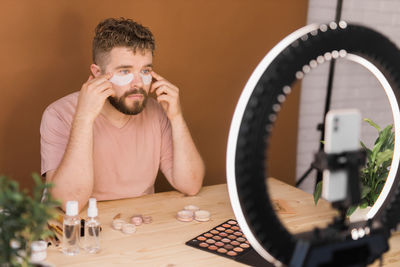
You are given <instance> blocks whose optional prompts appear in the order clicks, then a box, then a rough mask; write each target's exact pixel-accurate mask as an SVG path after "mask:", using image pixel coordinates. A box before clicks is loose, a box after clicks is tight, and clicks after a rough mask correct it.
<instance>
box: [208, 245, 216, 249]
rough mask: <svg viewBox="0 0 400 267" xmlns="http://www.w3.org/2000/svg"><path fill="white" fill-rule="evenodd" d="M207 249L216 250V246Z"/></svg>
mask: <svg viewBox="0 0 400 267" xmlns="http://www.w3.org/2000/svg"><path fill="white" fill-rule="evenodd" d="M208 249H210V250H217V249H218V248H217V247H216V246H214V245H212V246H209V247H208Z"/></svg>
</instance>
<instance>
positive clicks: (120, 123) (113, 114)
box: [101, 101, 132, 128]
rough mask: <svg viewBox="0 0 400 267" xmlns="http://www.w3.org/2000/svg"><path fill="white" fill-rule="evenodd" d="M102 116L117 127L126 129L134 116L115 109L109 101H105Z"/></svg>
mask: <svg viewBox="0 0 400 267" xmlns="http://www.w3.org/2000/svg"><path fill="white" fill-rule="evenodd" d="M101 114H102V115H103V116H104V117H105V118H106V119H107V120H108V121H109V122H110V123H111V124H112V125H114V126H115V127H117V128H122V127H124V126H125V125H126V124H127V123H128V121H129V119H130V117H131V116H132V115H126V114H123V113H122V112H120V111H118V110H117V109H116V108H114V107H113V106H112V105H111V104H110V102H109V101H105V103H104V106H103V109H102V110H101Z"/></svg>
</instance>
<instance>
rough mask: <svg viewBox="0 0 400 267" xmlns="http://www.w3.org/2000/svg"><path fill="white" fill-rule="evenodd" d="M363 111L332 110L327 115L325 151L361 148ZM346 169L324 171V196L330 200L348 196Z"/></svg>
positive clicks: (334, 151) (333, 200) (333, 151)
mask: <svg viewBox="0 0 400 267" xmlns="http://www.w3.org/2000/svg"><path fill="white" fill-rule="evenodd" d="M360 130H361V113H360V111H358V110H357V109H342V110H331V111H329V112H328V113H327V115H326V117H325V138H324V139H325V145H324V151H325V153H327V154H330V153H335V154H336V153H342V152H345V151H354V150H358V149H359V148H360V141H359V140H360ZM348 191H349V190H348V177H347V172H346V170H338V171H329V170H324V171H323V186H322V197H323V198H324V199H326V200H328V201H330V202H337V201H343V200H345V199H346V198H347V197H348Z"/></svg>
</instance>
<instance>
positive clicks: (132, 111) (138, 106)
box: [108, 88, 148, 115]
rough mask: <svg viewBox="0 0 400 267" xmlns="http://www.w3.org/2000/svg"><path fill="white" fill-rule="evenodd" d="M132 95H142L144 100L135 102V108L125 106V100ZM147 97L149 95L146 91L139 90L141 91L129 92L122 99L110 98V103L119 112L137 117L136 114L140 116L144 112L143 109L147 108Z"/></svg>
mask: <svg viewBox="0 0 400 267" xmlns="http://www.w3.org/2000/svg"><path fill="white" fill-rule="evenodd" d="M132 94H142V95H143V100H142V101H135V102H134V103H133V106H131V107H128V106H127V105H126V104H125V99H126V97H127V96H129V95H132ZM147 97H148V95H147V93H146V91H145V90H143V89H142V88H139V89H134V90H131V91H128V92H126V93H125V94H124V95H123V96H121V97H113V96H109V97H108V101H110V103H111V105H113V106H114V107H115V108H116V109H117V110H118V111H120V112H122V113H124V114H126V115H136V114H139V113H140V112H142V111H143V109H144V108H145V106H146V103H147Z"/></svg>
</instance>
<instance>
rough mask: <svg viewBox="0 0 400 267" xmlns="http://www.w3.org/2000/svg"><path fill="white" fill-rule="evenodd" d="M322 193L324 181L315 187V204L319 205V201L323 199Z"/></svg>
mask: <svg viewBox="0 0 400 267" xmlns="http://www.w3.org/2000/svg"><path fill="white" fill-rule="evenodd" d="M321 193H322V181H319V182H318V183H317V185H316V186H315V190H314V203H315V205H317V203H318V200H319V199H320V198H321Z"/></svg>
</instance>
